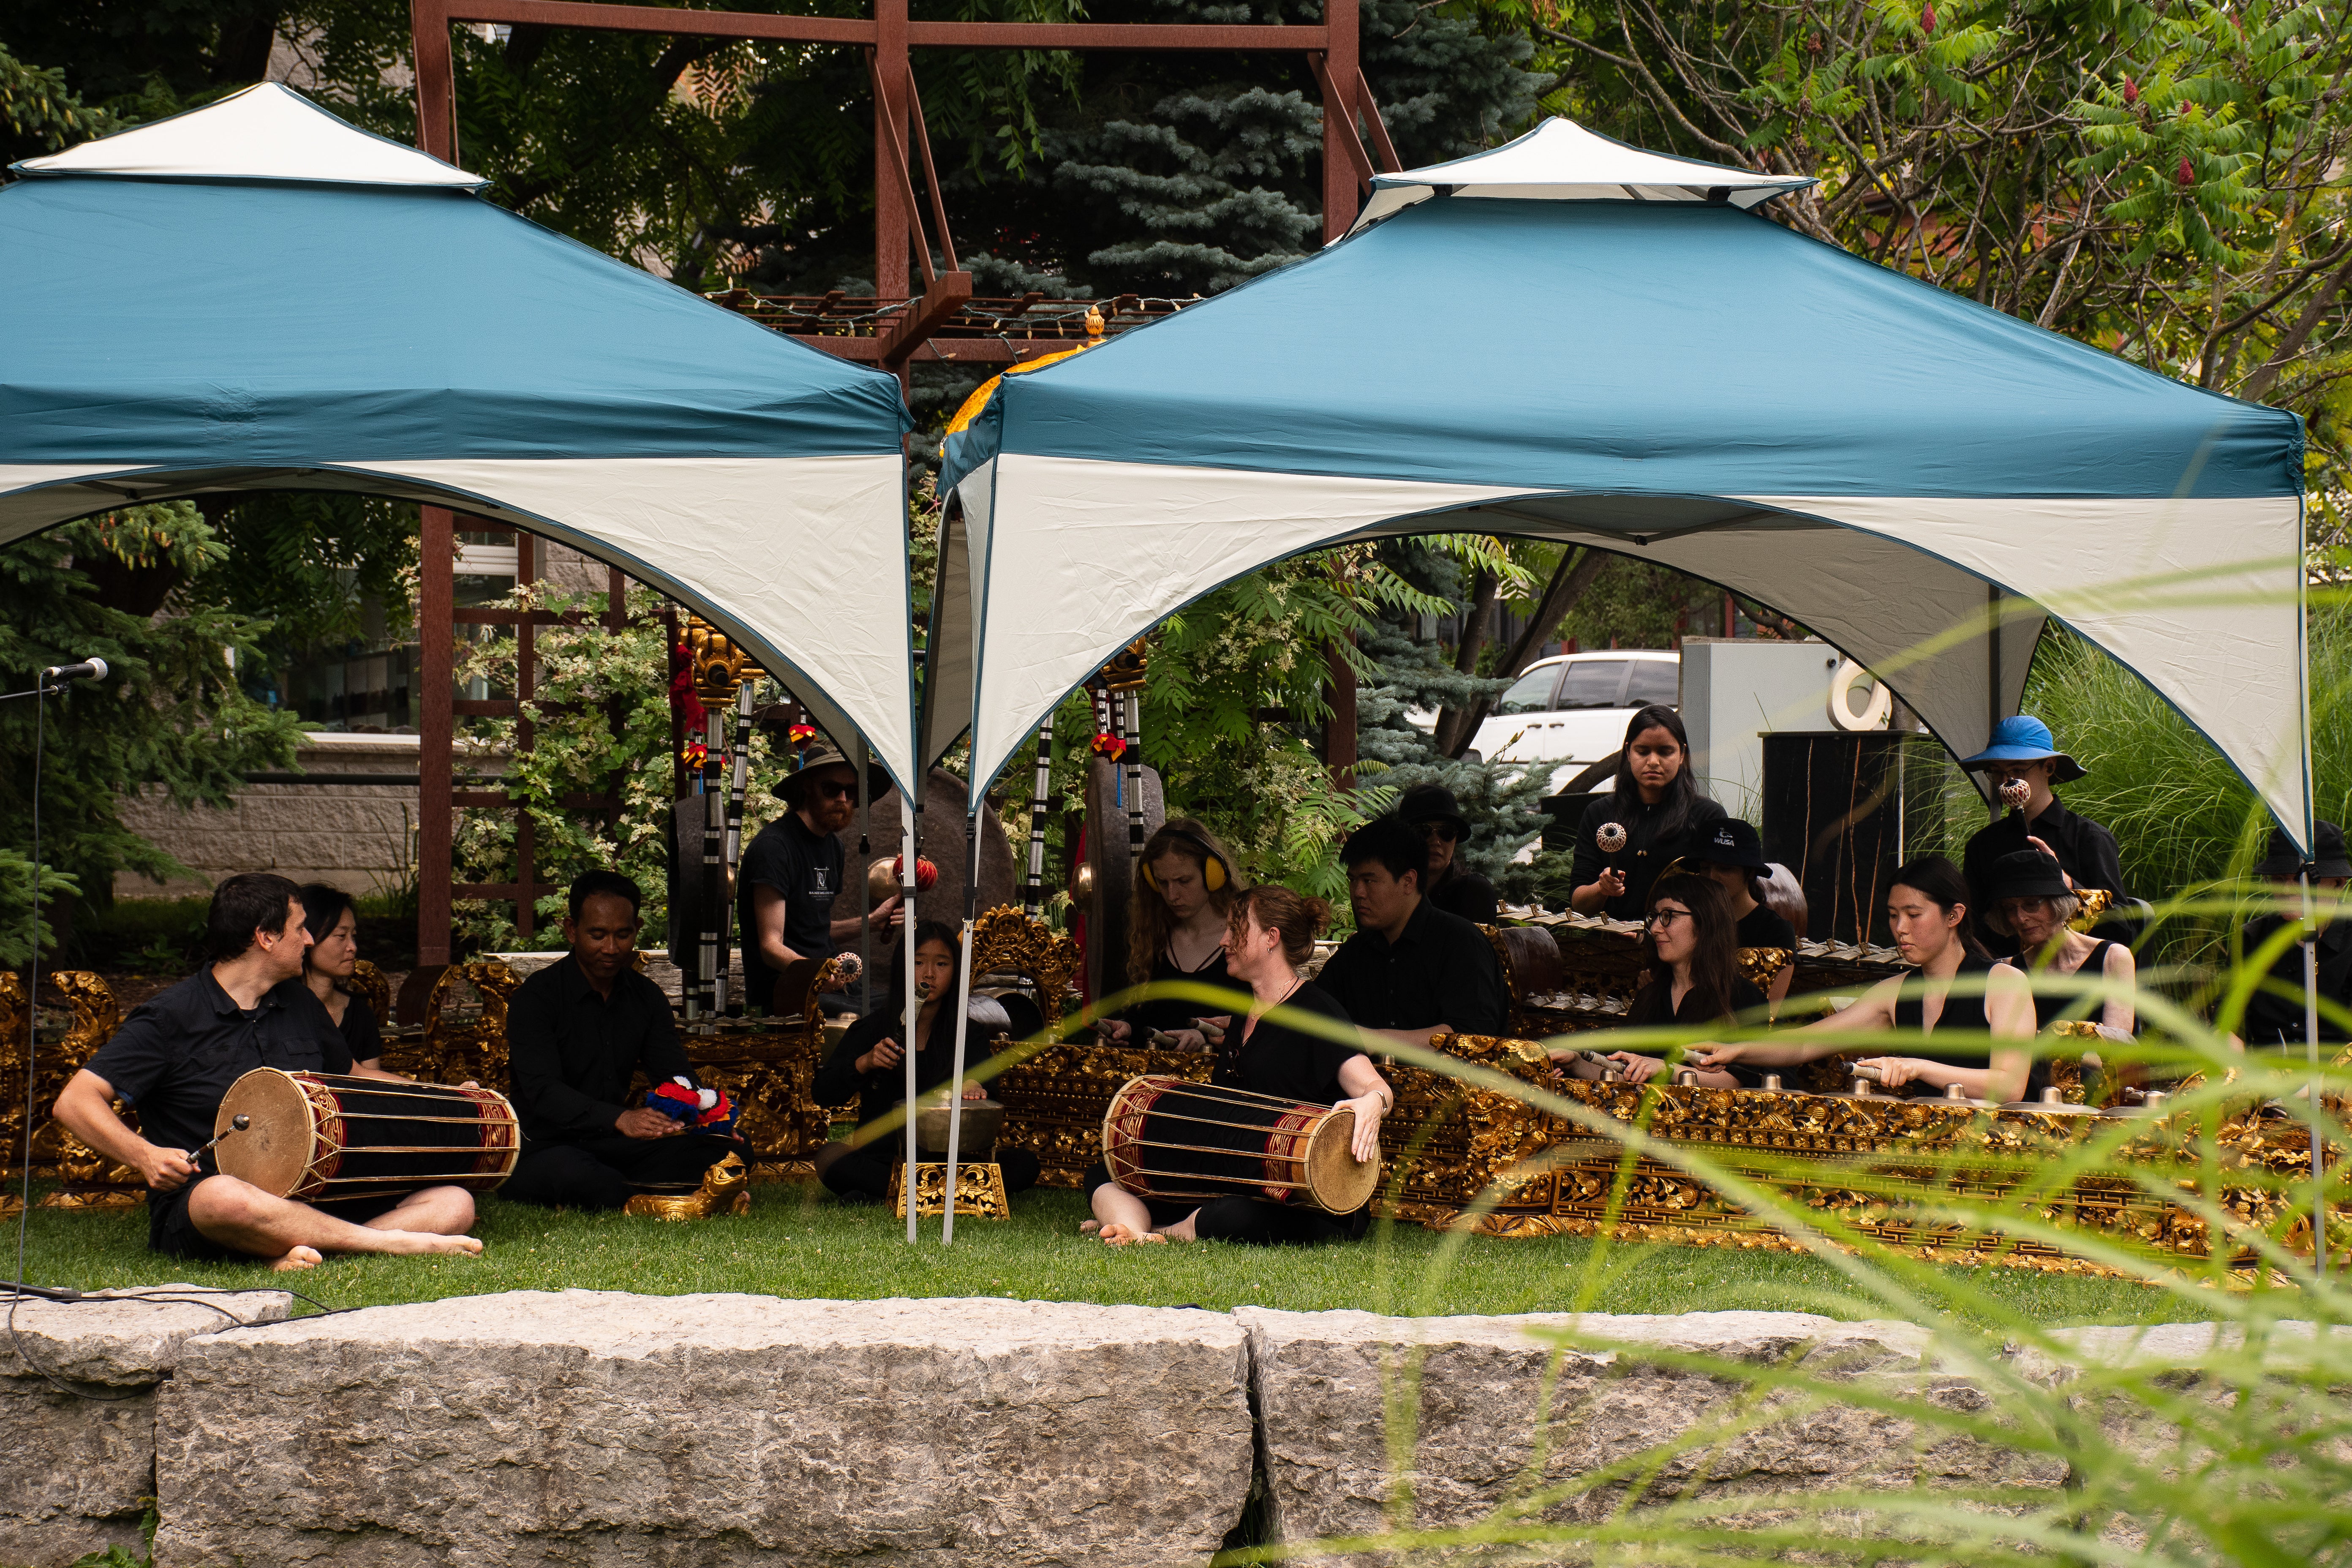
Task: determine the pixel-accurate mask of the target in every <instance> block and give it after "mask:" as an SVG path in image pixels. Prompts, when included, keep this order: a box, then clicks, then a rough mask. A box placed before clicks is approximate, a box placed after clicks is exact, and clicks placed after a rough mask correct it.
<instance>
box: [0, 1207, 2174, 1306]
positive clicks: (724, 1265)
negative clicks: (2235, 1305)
mask: <svg viewBox="0 0 2352 1568" xmlns="http://www.w3.org/2000/svg"><path fill="white" fill-rule="evenodd" d="M1013 1211H1014V1215H1013V1218H1012V1219H1011V1220H1009V1221H1003V1222H997V1223H990V1222H987V1221H982V1220H971V1219H966V1220H962V1221H961V1222H959V1224H958V1226H957V1228H956V1239H955V1245H954V1246H953V1247H950V1248H942V1247H940V1239H939V1222H938V1221H937V1220H930V1221H927V1222H926V1223H925V1226H924V1229H923V1239H922V1240H921V1241H920V1242H919V1244H918V1245H916V1246H914V1247H908V1245H907V1242H906V1227H905V1222H904V1221H903V1220H897V1219H893V1218H892V1217H891V1216H890V1215H889V1213H888V1211H887V1210H886V1209H883V1208H880V1207H872V1208H849V1207H845V1206H843V1205H840V1204H838V1203H836V1202H835V1201H834V1200H833V1199H832V1198H830V1197H829V1196H827V1195H825V1194H824V1191H823V1189H821V1188H818V1187H815V1186H795V1185H785V1186H762V1187H755V1188H753V1189H752V1208H751V1214H750V1215H746V1216H743V1217H740V1218H725V1219H715V1220H705V1221H700V1222H697V1223H688V1224H673V1223H668V1222H665V1221H661V1220H652V1219H631V1218H625V1217H623V1216H621V1215H575V1214H551V1213H549V1212H547V1211H546V1210H542V1209H534V1208H527V1207H524V1206H522V1205H516V1204H502V1203H499V1201H498V1200H497V1199H495V1198H491V1199H488V1200H486V1201H485V1202H484V1204H483V1205H482V1219H481V1224H480V1226H479V1227H478V1235H479V1236H480V1237H482V1239H483V1241H484V1242H485V1243H487V1244H488V1246H487V1248H486V1250H485V1252H484V1254H483V1256H482V1257H480V1258H335V1259H330V1260H329V1261H328V1263H327V1264H326V1265H325V1266H324V1267H322V1268H318V1269H314V1270H312V1271H310V1273H308V1274H303V1275H297V1276H295V1277H293V1278H292V1279H289V1281H288V1282H289V1284H291V1285H292V1286H293V1287H294V1288H295V1289H299V1290H302V1291H305V1292H306V1293H308V1294H310V1295H312V1296H315V1297H317V1298H318V1299H319V1300H320V1301H322V1302H324V1303H326V1304H328V1305H330V1306H335V1307H347V1306H359V1305H373V1304H382V1303H385V1302H394V1301H419V1300H438V1299H440V1298H443V1297H448V1296H471V1295H480V1294H487V1293H488V1292H492V1291H499V1290H561V1289H567V1288H572V1287H578V1288H581V1289H597V1290H636V1291H644V1292H649V1293H653V1294H659V1295H680V1294H688V1293H691V1292H697V1291H750V1292H754V1293H758V1294H762V1295H771V1296H791V1297H802V1298H835V1299H844V1300H877V1299H879V1298H883V1297H888V1296H1010V1297H1016V1298H1020V1299H1023V1300H1046V1301H1098V1302H1130V1303H1138V1304H1142V1305H1150V1306H1181V1305H1194V1306H1201V1307H1208V1308H1214V1309H1223V1308H1228V1307H1234V1306H1240V1305H1244V1304H1253V1305H1258V1306H1265V1307H1280V1308H1290V1309H1295V1310H1313V1309H1320V1308H1329V1307H1355V1308H1360V1309H1364V1310H1370V1311H1387V1312H1402V1313H1409V1314H1424V1313H1450V1312H1530V1311H1557V1310H1570V1309H1573V1308H1574V1307H1575V1306H1576V1305H1577V1298H1578V1294H1579V1292H1580V1289H1581V1288H1582V1287H1583V1284H1584V1281H1585V1279H1586V1275H1587V1267H1586V1266H1587V1264H1588V1262H1589V1261H1590V1259H1591V1254H1592V1244H1591V1243H1590V1242H1585V1241H1577V1240H1569V1239H1553V1240H1533V1241H1523V1240H1496V1239H1492V1238H1486V1237H1474V1238H1471V1239H1470V1240H1469V1241H1468V1243H1467V1244H1466V1245H1465V1246H1463V1247H1461V1249H1460V1251H1459V1252H1458V1254H1456V1255H1455V1256H1454V1258H1453V1261H1452V1264H1451V1267H1450V1268H1444V1269H1443V1272H1440V1268H1441V1264H1442V1258H1441V1250H1442V1248H1443V1246H1444V1238H1443V1237H1440V1236H1438V1235H1437V1234H1436V1233H1434V1232H1432V1231H1428V1230H1423V1228H1421V1227H1420V1226H1374V1228H1373V1231H1372V1234H1371V1235H1370V1237H1367V1238H1366V1239H1365V1240H1363V1241H1362V1242H1360V1243H1358V1244H1355V1245H1342V1246H1332V1247H1316V1248H1304V1249H1297V1248H1285V1249H1263V1248H1256V1247H1234V1246H1227V1245H1223V1244H1218V1243H1201V1244H1196V1245H1194V1246H1191V1247H1175V1246H1171V1247H1148V1248H1147V1247H1129V1248H1122V1249H1117V1250H1114V1249H1112V1248H1109V1247H1104V1246H1102V1245H1101V1244H1100V1243H1098V1242H1095V1241H1092V1240H1089V1239H1087V1238H1085V1237H1080V1236H1079V1235H1078V1234H1077V1226H1078V1222H1079V1221H1080V1220H1081V1219H1083V1218H1085V1217H1086V1208H1085V1205H1084V1203H1083V1201H1082V1200H1081V1199H1080V1198H1079V1197H1078V1195H1077V1194H1075V1193H1066V1192H1034V1193H1025V1194H1021V1195H1020V1196H1018V1197H1016V1198H1015V1199H1014V1200H1013ZM146 1239H147V1216H146V1212H145V1210H144V1209H141V1210H139V1211H137V1212H135V1213H116V1214H72V1213H59V1212H58V1211H55V1210H43V1209H36V1210H35V1211H34V1214H33V1218H32V1226H31V1233H30V1242H29V1249H28V1251H27V1254H26V1279H29V1280H32V1281H34V1282H36V1283H40V1284H50V1285H70V1286H74V1287H76V1288H79V1289H86V1290H87V1289H99V1288H101V1287H106V1286H121V1285H142V1284H157V1283H163V1282H166V1281H177V1280H184V1281H188V1282H191V1283H195V1284H205V1285H216V1286H230V1287H243V1288H254V1287H266V1286H267V1285H268V1284H269V1283H270V1281H271V1278H272V1277H271V1276H270V1275H269V1274H268V1272H267V1271H266V1270H264V1269H263V1268H259V1267H257V1266H252V1265H239V1264H201V1263H187V1262H181V1261H176V1260H173V1259H170V1258H158V1257H155V1256H153V1255H152V1254H151V1253H149V1252H148V1251H147V1249H146ZM1607 1269H1608V1273H1607V1276H1606V1278H1605V1279H1604V1280H1603V1282H1602V1283H1601V1287H1600V1289H1598V1290H1597V1291H1596V1292H1595V1294H1594V1296H1593V1299H1592V1301H1591V1310H1596V1311H1607V1312H1686V1311H1701V1310H1734V1309H1750V1310H1790V1311H1812V1312H1822V1313H1827V1314H1829V1315H1831V1316H1834V1317H1841V1318H1849V1319H1853V1318H1867V1317H1883V1316H1886V1315H1889V1314H1888V1313H1887V1311H1886V1310H1885V1308H1883V1307H1880V1306H1878V1305H1876V1304H1874V1303H1873V1302H1870V1301H1868V1300H1864V1299H1862V1298H1861V1297H1860V1296H1858V1295H1857V1294H1856V1292H1855V1291H1854V1289H1853V1286H1852V1285H1851V1283H1850V1282H1849V1281H1848V1280H1847V1279H1845V1278H1844V1277H1843V1275H1842V1274H1840V1273H1839V1272H1838V1271H1837V1270H1835V1269H1833V1268H1831V1267H1830V1266H1829V1265H1827V1264H1825V1263H1822V1262H1821V1261H1819V1260H1816V1259H1814V1258H1804V1257H1798V1256H1794V1255H1790V1254H1787V1253H1768V1252H1728V1251H1725V1250H1722V1249H1718V1248H1712V1247H1663V1246H1621V1247H1614V1248H1612V1249H1611V1253H1610V1257H1609V1258H1608V1259H1607ZM1942 1277H1943V1278H1945V1279H1948V1280H1949V1281H1950V1282H1951V1283H1952V1284H1954V1285H1955V1286H1958V1287H1963V1288H1965V1287H1971V1286H1972V1287H1974V1288H1975V1289H1979V1290H1981V1291H1983V1292H1985V1293H1986V1294H1987V1295H1988V1296H1990V1297H1991V1298H1993V1299H1995V1300H1996V1301H1997V1302H1998V1303H1999V1304H2000V1307H2002V1308H2005V1309H2006V1310H2007V1311H2009V1312H2013V1313H2017V1314H2020V1315H2023V1316H2027V1317H2031V1318H2032V1319H2036V1320H2038V1321H2042V1322H2044V1323H2048V1324H2053V1325H2054V1324H2061V1323H2081V1322H2109V1323H2122V1322H2164V1321H2180V1320H2184V1319H2194V1318H2198V1317H2200V1316H2202V1315H2204V1314H2202V1313H2201V1312H2200V1310H2199V1306H2200V1303H2199V1302H2198V1301H2196V1300H2193V1299H2192V1300H2181V1299H2180V1298H2179V1297H2176V1296H2173V1295H2171V1294H2169V1293H2167V1292H2164V1291H2160V1290H2157V1289H2151V1288H2149V1287H2147V1286H2144V1285H2138V1284H2134V1283H2130V1282H2127V1281H2124V1280H2116V1279H2087V1278H2082V1277H2078V1276H2071V1275H2044V1274H2034V1273H2027V1272H2024V1271H2021V1270H2013V1269H2007V1268H1965V1269H1953V1270H1948V1271H1942ZM1950 1315H1952V1316H1954V1317H1956V1318H1958V1319H1961V1320H1963V1321H1975V1322H1978V1323H1979V1324H1981V1325H1983V1326H1988V1327H1990V1326H1992V1323H1993V1321H1994V1318H1995V1317H1996V1316H1997V1315H1998V1310H1983V1309H1979V1308H1978V1307H1976V1306H1974V1305H1971V1304H1969V1303H1968V1302H1966V1301H1957V1302H1955V1303H1953V1304H1952V1305H1951V1307H1950Z"/></svg>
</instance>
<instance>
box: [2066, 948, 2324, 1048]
mask: <svg viewBox="0 0 2352 1568" xmlns="http://www.w3.org/2000/svg"><path fill="white" fill-rule="evenodd" d="M2115 945H2116V944H2115V943H2114V942H2109V941H2107V940H2106V939H2105V937H2102V938H2100V939H2099V942H2098V945H2096V946H2095V947H2094V948H2092V949H2091V955H2090V956H2089V957H2088V958H2085V959H2084V960H2083V965H2082V967H2081V968H2079V969H2077V970H2075V971H2074V973H2073V974H2071V975H2069V974H2063V973H2059V972H2058V971H2057V970H2054V969H2053V970H2045V971H2043V973H2045V974H2046V975H2048V976H2050V977H2052V978H2053V979H2058V980H2068V979H2076V978H2081V979H2089V980H2095V979H2097V978H2098V977H2099V976H2100V975H2101V974H2103V973H2105V972H2106V964H2107V949H2109V948H2111V947H2113V946H2115ZM2302 962H2303V959H2302V955H2301V954H2300V953H2298V954H2297V955H2296V957H2295V963H2296V964H2297V965H2298V967H2299V966H2300V965H2301V963H2302ZM2082 1005H2083V999H2082V998H2081V997H2080V996H2069V995H2066V994H2063V993H2060V994H2050V995H2045V994H2042V992H2040V991H2036V992H2035V993H2034V994H2033V1026H2034V1027H2035V1028H2036V1029H2046V1028H2048V1027H2049V1026H2051V1025H2053V1024H2054V1023H2056V1022H2057V1021H2058V1020H2059V1019H2061V1018H2063V1017H2064V1016H2066V1014H2067V1013H2068V1012H2069V1011H2070V1010H2073V1009H2075V1008H2079V1007H2080V1006H2082ZM2093 1005H2094V1007H2095V1009H2096V1010H2097V1012H2098V1013H2099V1017H2097V1018H2095V1019H2093V1020H2092V1022H2094V1023H2100V1022H2104V1021H2105V1016H2106V1006H2105V1004H2104V1003H2095V1004H2093ZM2075 1016H2077V1017H2080V1016H2082V1015H2081V1014H2080V1013H2076V1014H2075Z"/></svg>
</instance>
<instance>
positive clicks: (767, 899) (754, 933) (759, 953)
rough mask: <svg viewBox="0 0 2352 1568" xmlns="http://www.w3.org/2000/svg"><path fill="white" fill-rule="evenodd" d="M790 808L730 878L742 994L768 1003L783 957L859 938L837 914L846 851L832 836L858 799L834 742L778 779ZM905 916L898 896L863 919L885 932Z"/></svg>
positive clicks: (832, 948) (827, 950)
mask: <svg viewBox="0 0 2352 1568" xmlns="http://www.w3.org/2000/svg"><path fill="white" fill-rule="evenodd" d="M776 793H777V794H778V795H782V797H783V800H784V804H785V805H786V806H787V807H789V808H790V809H788V810H787V811H785V813H784V814H783V815H782V816H779V817H777V818H776V819H775V820H774V821H773V822H771V823H769V824H768V826H765V827H762V828H761V829H760V834H759V837H756V838H754V839H752V840H751V843H750V844H749V845H747V846H745V847H744V850H743V868H742V870H741V871H740V873H738V875H737V878H736V885H735V921H736V929H737V930H738V931H741V932H742V933H743V994H744V996H745V998H746V999H748V1000H749V1001H751V1003H752V1004H754V1005H757V1006H761V1007H767V1006H770V1005H772V997H773V996H774V995H775V994H776V982H777V980H778V979H779V978H780V977H781V976H782V973H783V971H784V968H785V966H786V965H788V964H792V963H798V962H799V961H800V960H802V959H803V958H830V957H832V956H833V955H834V954H835V953H836V952H840V951H841V950H842V948H843V946H844V945H845V943H848V942H854V941H856V937H857V924H858V921H857V917H856V915H855V914H853V915H851V916H850V917H849V918H848V919H846V920H841V919H836V918H835V915H834V912H833V903H834V900H835V899H836V898H837V897H839V896H840V893H841V890H842V889H841V874H842V862H843V858H844V857H843V854H842V847H841V840H840V838H839V837H836V835H838V834H839V833H840V832H841V830H842V829H844V828H845V827H847V826H849V819H850V817H851V816H853V815H855V814H856V806H857V770H856V768H855V767H853V766H852V765H851V764H850V761H849V759H848V758H846V757H845V756H843V755H842V754H841V753H840V752H838V751H835V749H834V748H833V747H831V746H822V747H819V748H818V749H817V750H815V751H814V752H811V753H810V754H809V757H808V760H807V761H806V762H804V763H802V764H801V766H800V768H799V769H798V771H796V772H794V773H791V774H789V775H787V776H786V777H785V779H784V782H783V783H782V784H780V785H778V786H777V789H776ZM903 918H904V917H903V916H901V915H900V913H899V911H898V900H897V899H896V898H888V899H885V900H882V902H881V903H879V904H877V906H875V909H874V911H873V913H872V914H870V915H869V916H867V917H866V922H867V923H868V924H870V925H871V926H873V928H874V930H875V931H876V932H877V934H878V935H880V936H882V937H884V938H886V939H887V938H888V936H889V935H890V933H891V932H892V931H895V930H896V929H897V927H898V924H899V922H900V921H901V920H902V919H903Z"/></svg>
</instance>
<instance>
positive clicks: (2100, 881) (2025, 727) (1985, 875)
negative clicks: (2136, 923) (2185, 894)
mask: <svg viewBox="0 0 2352 1568" xmlns="http://www.w3.org/2000/svg"><path fill="white" fill-rule="evenodd" d="M1960 766H1962V767H1964V768H1967V769H1969V771H1970V772H1972V773H1982V774H1983V775H1984V776H1985V782H1986V783H1987V784H1990V785H1991V786H1992V791H1993V796H1994V798H1995V799H1996V800H1997V801H1998V802H1999V803H2000V805H2004V806H2007V807H2008V808H2009V809H2008V810H2007V811H2006V812H2005V813H2004V814H2003V815H2002V816H2001V817H2000V819H1999V820H1998V821H1995V822H1993V823H1991V824H1990V825H1988V826H1984V827H1980V828H1979V829H1977V831H1976V833H1975V835H1974V836H1973V837H1970V838H1969V846H1968V848H1967V849H1966V850H1964V851H1963V852H1962V853H1961V856H1960V866H1961V869H1962V870H1963V871H1965V872H1966V874H1967V876H1968V882H1969V892H1970V893H1972V894H1974V895H1975V897H1974V898H1973V899H1972V900H1970V901H1971V902H1972V903H1974V904H1975V905H1976V908H1977V911H1978V913H1977V927H1978V930H1977V935H1978V938H1979V940H1980V941H1982V942H1984V943H1985V944H1986V945H1987V946H1988V947H1990V948H1993V949H1995V950H1998V951H1999V952H2003V953H2007V952H2015V951H2017V949H2016V946H2015V939H2014V938H2012V937H2011V936H2009V935H2008V934H2007V933H2005V932H2003V931H2000V929H1999V928H1998V927H1996V926H1995V925H1994V924H1993V921H1992V915H1993V901H1994V900H1993V891H1992V867H1993V862H1994V861H1996V860H1999V859H2000V858H2002V857H2003V856H2005V855H2014V854H2016V853H2017V852H2018V851H2019V850H2021V849H2035V850H2039V851H2041V852H2042V854H2044V855H2047V856H2049V857H2050V858H2052V859H2053V860H2055V861H2056V862H2058V870H2059V874H2060V876H2061V878H2062V879H2063V881H2064V883H2065V887H2066V890H2067V891H2068V892H2070V893H2073V894H2074V895H2076V896H2077V897H2080V896H2081V895H2082V894H2084V893H2085V892H2089V891H2093V890H2104V891H2105V892H2106V893H2107V894H2108V895H2109V897H2110V898H2111V899H2120V898H2122V897H2123V894H2124V868H2123V857H2122V855H2121V854H2120V853H2119V852H2118V851H2117V850H2116V836H2115V835H2114V834H2112V833H2110V832H2108V831H2107V830H2106V829H2105V827H2103V826H2100V825H2099V824H2097V823H2095V822H2094V821H2092V820H2091V819H2090V818H2089V817H2087V816H2075V815H2074V813H2073V812H2071V811H2069V810H2067V809H2066V807H2065V806H2064V805H2061V804H2060V803H2059V800H2058V797H2057V796H2056V795H2053V794H2052V793H2051V786H2052V785H2053V784H2072V783H2074V781H2075V780H2076V779H2079V778H2081V777H2083V776H2084V770H2083V765H2082V764H2081V763H2077V762H2076V761H2075V760H2074V758H2072V757H2070V756H2068V755H2067V754H2066V753H2065V752H2062V751H2060V750H2059V749H2058V742H2057V738H2056V737H2055V736H2053V734H2051V732H2050V726H2049V725H2047V724H2044V723H2043V722H2042V721H2041V720H2039V719H2036V718H2035V717H2033V715H2032V714H2031V713H2019V714H2015V715H2013V716H2012V717H2010V718H2007V719H2003V720H2002V721H2000V723H1998V724H1996V725H1994V726H1993V731H1992V742H1991V743H1990V745H1988V746H1986V747H1985V749H1984V750H1983V751H1981V752H1978V753H1977V754H1976V755H1975V756H1972V757H1964V758H1962V759H1961V761H1960Z"/></svg>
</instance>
